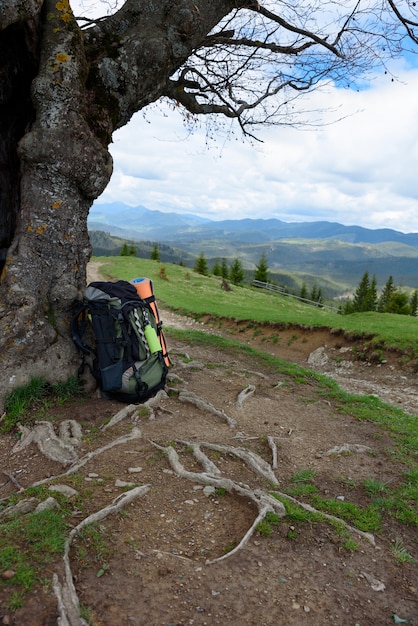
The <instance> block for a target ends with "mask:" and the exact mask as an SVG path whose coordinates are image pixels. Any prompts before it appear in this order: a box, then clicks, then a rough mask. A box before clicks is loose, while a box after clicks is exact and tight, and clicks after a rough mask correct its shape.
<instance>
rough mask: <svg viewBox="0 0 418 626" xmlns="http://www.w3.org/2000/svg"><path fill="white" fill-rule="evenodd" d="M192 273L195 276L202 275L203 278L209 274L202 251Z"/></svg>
mask: <svg viewBox="0 0 418 626" xmlns="http://www.w3.org/2000/svg"><path fill="white" fill-rule="evenodd" d="M194 271H195V272H196V273H197V274H202V275H203V276H207V275H208V274H209V271H208V262H207V260H206V257H205V255H204V253H203V251H202V252H201V253H200V254H199V256H198V257H197V259H196V263H195V266H194Z"/></svg>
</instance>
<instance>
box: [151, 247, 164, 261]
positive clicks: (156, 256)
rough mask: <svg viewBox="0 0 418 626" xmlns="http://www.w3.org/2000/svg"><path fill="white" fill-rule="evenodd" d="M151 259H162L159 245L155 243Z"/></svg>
mask: <svg viewBox="0 0 418 626" xmlns="http://www.w3.org/2000/svg"><path fill="white" fill-rule="evenodd" d="M149 258H150V259H151V261H160V260H161V259H160V252H159V250H158V245H157V244H156V243H155V244H154V247H153V249H152V250H151V254H150V257H149Z"/></svg>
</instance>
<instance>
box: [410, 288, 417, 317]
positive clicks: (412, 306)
mask: <svg viewBox="0 0 418 626" xmlns="http://www.w3.org/2000/svg"><path fill="white" fill-rule="evenodd" d="M409 307H410V309H411V311H410V315H413V316H414V317H416V316H417V312H418V289H415V291H414V292H413V293H412V296H411V299H410V301H409Z"/></svg>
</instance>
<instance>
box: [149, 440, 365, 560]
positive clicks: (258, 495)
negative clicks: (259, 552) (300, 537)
mask: <svg viewBox="0 0 418 626" xmlns="http://www.w3.org/2000/svg"><path fill="white" fill-rule="evenodd" d="M150 443H152V445H154V446H155V447H156V448H158V449H159V450H163V451H164V452H165V454H166V455H167V458H168V460H169V462H170V465H171V467H172V469H173V470H174V472H175V473H176V474H177V475H178V476H180V477H181V478H186V479H188V480H191V481H194V482H197V483H200V484H204V485H210V486H213V487H215V488H217V489H225V490H226V491H228V492H229V493H234V492H235V493H237V494H238V495H240V496H244V497H246V498H249V499H250V500H252V502H254V503H255V504H256V506H257V509H258V516H257V518H256V520H255V521H254V523H253V524H252V526H251V528H249V529H248V531H247V533H246V534H245V536H244V537H243V538H242V540H241V541H240V542H239V544H238V545H237V546H236V547H235V548H234V550H232V551H231V552H228V553H227V554H225V555H223V556H222V557H219V558H217V559H214V560H212V561H208V563H215V562H217V561H220V560H223V559H225V558H228V557H230V556H232V555H233V554H235V553H236V552H237V551H238V550H241V549H242V548H243V547H244V546H245V545H246V544H247V543H248V540H249V539H250V538H251V536H252V535H253V533H254V531H255V530H256V528H257V525H258V524H259V523H260V522H261V521H262V520H263V519H264V518H265V517H266V514H267V513H269V512H271V513H276V514H278V515H279V517H284V516H285V515H286V509H285V507H284V505H283V504H282V503H281V502H280V501H279V500H277V499H276V497H274V496H272V495H270V494H269V493H267V492H265V491H263V490H261V489H254V490H253V489H251V488H250V487H249V486H247V485H243V484H241V483H237V482H235V481H233V480H231V479H230V478H226V477H223V476H222V472H221V471H220V470H219V468H218V467H217V466H216V465H215V464H214V463H213V461H211V460H210V459H209V458H208V457H207V456H206V454H205V453H204V452H203V451H202V447H206V448H209V449H210V450H216V451H218V452H222V453H224V454H230V455H234V456H236V457H237V458H239V459H241V460H242V461H244V463H245V464H246V465H247V467H249V468H250V469H251V470H253V471H254V472H255V473H256V474H258V475H259V476H261V477H262V478H264V479H267V480H268V481H269V482H270V484H273V485H275V486H277V485H278V484H279V483H278V480H277V478H276V476H275V474H274V473H273V470H272V468H271V466H270V465H269V464H268V463H267V462H266V461H264V459H262V458H261V457H260V456H258V455H257V454H255V453H254V452H252V451H250V450H244V449H242V448H235V447H234V446H228V445H220V444H214V443H208V442H197V443H196V442H189V441H178V443H181V444H182V445H184V446H187V447H190V448H191V449H192V451H193V454H194V456H195V458H196V460H197V461H199V463H200V464H201V465H202V467H203V469H204V471H203V472H191V471H188V470H186V469H185V467H184V466H183V464H182V463H181V462H180V459H179V455H178V453H177V451H176V450H175V449H174V448H173V447H172V446H160V445H159V444H157V443H155V442H153V441H151V442H150ZM275 495H277V497H279V498H282V499H284V500H288V501H290V502H293V503H294V504H296V505H297V506H300V507H301V508H303V509H304V510H306V511H309V512H310V513H315V514H317V515H321V516H322V517H324V518H325V519H327V520H330V521H332V522H338V523H339V524H342V525H343V526H344V527H345V528H346V529H347V530H349V531H350V532H352V533H355V534H357V535H359V536H360V537H362V538H364V539H367V541H369V542H370V543H371V544H372V545H375V539H374V536H373V535H372V534H371V533H367V532H363V531H361V530H359V529H358V528H355V527H354V526H351V525H350V524H347V522H345V521H344V520H342V519H340V518H338V517H336V516H334V515H329V514H328V513H323V512H322V511H319V510H317V509H315V508H314V507H312V506H311V505H309V504H305V503H304V502H299V501H298V500H296V498H293V497H292V496H289V495H287V494H286V493H282V492H279V491H275Z"/></svg>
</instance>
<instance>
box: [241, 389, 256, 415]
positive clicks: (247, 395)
mask: <svg viewBox="0 0 418 626" xmlns="http://www.w3.org/2000/svg"><path fill="white" fill-rule="evenodd" d="M254 393H255V385H247V387H245V389H243V390H242V391H241V392H240V393H239V394H238V398H237V407H238V408H239V409H240V408H241V407H242V405H243V404H244V402H245V401H246V400H248V398H251V396H253V395H254Z"/></svg>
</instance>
